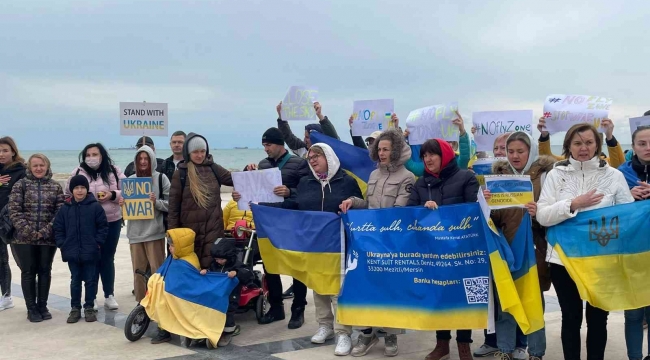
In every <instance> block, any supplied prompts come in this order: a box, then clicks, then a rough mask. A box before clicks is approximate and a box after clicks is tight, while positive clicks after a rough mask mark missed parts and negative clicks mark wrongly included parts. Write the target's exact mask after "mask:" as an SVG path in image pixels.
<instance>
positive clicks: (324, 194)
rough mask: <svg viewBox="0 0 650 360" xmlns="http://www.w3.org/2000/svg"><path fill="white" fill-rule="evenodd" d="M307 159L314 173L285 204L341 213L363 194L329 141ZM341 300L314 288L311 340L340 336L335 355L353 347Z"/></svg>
mask: <svg viewBox="0 0 650 360" xmlns="http://www.w3.org/2000/svg"><path fill="white" fill-rule="evenodd" d="M307 160H308V163H309V169H310V170H311V174H310V175H307V176H304V177H302V178H301V179H300V182H299V183H298V188H297V194H298V195H297V197H296V198H289V199H286V200H285V201H284V202H283V203H281V204H282V207H283V208H288V209H298V210H305V211H329V212H333V213H337V212H338V211H339V204H341V202H342V201H344V200H345V199H348V198H350V197H361V196H362V195H361V190H360V189H359V185H358V184H357V181H356V180H355V179H354V178H352V177H351V176H349V175H348V174H347V173H346V172H345V171H344V170H343V169H341V163H340V162H339V158H338V157H337V156H336V154H335V153H334V150H332V148H331V147H330V146H329V145H327V144H323V143H317V144H314V145H312V146H311V147H310V148H309V152H308V153H307ZM268 205H270V204H268ZM337 271H338V270H337ZM337 304H338V296H336V295H321V294H318V293H316V291H314V305H315V306H316V320H317V321H318V331H317V332H316V334H315V335H314V336H313V337H312V338H311V342H312V343H314V344H323V343H325V341H327V340H329V339H331V338H333V337H334V336H336V348H335V350H334V355H338V356H345V355H348V354H349V353H350V350H351V348H352V340H351V338H350V335H352V327H351V326H346V325H342V324H339V323H338V322H336V320H335V314H336V307H337ZM332 308H333V309H334V310H333V311H332Z"/></svg>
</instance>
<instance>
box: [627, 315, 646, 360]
mask: <svg viewBox="0 0 650 360" xmlns="http://www.w3.org/2000/svg"><path fill="white" fill-rule="evenodd" d="M644 318H645V319H647V321H648V323H650V306H646V307H644V308H641V309H635V310H625V344H626V345H627V357H628V358H629V359H630V360H637V359H638V360H641V359H642V358H643V319H644ZM648 343H650V332H649V333H648Z"/></svg>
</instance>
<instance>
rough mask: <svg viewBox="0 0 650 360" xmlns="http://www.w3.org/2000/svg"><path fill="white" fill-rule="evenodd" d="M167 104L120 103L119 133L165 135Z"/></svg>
mask: <svg viewBox="0 0 650 360" xmlns="http://www.w3.org/2000/svg"><path fill="white" fill-rule="evenodd" d="M167 130H168V126H167V104H166V103H148V102H121V103H120V135H133V136H142V135H148V136H167Z"/></svg>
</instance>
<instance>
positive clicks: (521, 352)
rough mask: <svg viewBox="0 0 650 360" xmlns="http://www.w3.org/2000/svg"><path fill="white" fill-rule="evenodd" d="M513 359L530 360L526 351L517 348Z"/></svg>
mask: <svg viewBox="0 0 650 360" xmlns="http://www.w3.org/2000/svg"><path fill="white" fill-rule="evenodd" d="M512 358H513V359H515V360H528V354H527V353H526V349H523V348H516V349H515V351H514V352H513V353H512Z"/></svg>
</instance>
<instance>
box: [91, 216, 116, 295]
mask: <svg viewBox="0 0 650 360" xmlns="http://www.w3.org/2000/svg"><path fill="white" fill-rule="evenodd" d="M120 231H122V219H120V220H117V221H113V222H109V223H108V235H107V236H106V241H104V244H103V245H102V246H101V259H100V260H99V264H98V265H97V269H96V270H95V282H96V283H97V284H99V278H100V276H101V279H102V288H103V289H104V298H108V297H109V295H115V251H117V242H118V241H119V240H120ZM98 291H99V287H98ZM95 295H96V294H95Z"/></svg>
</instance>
